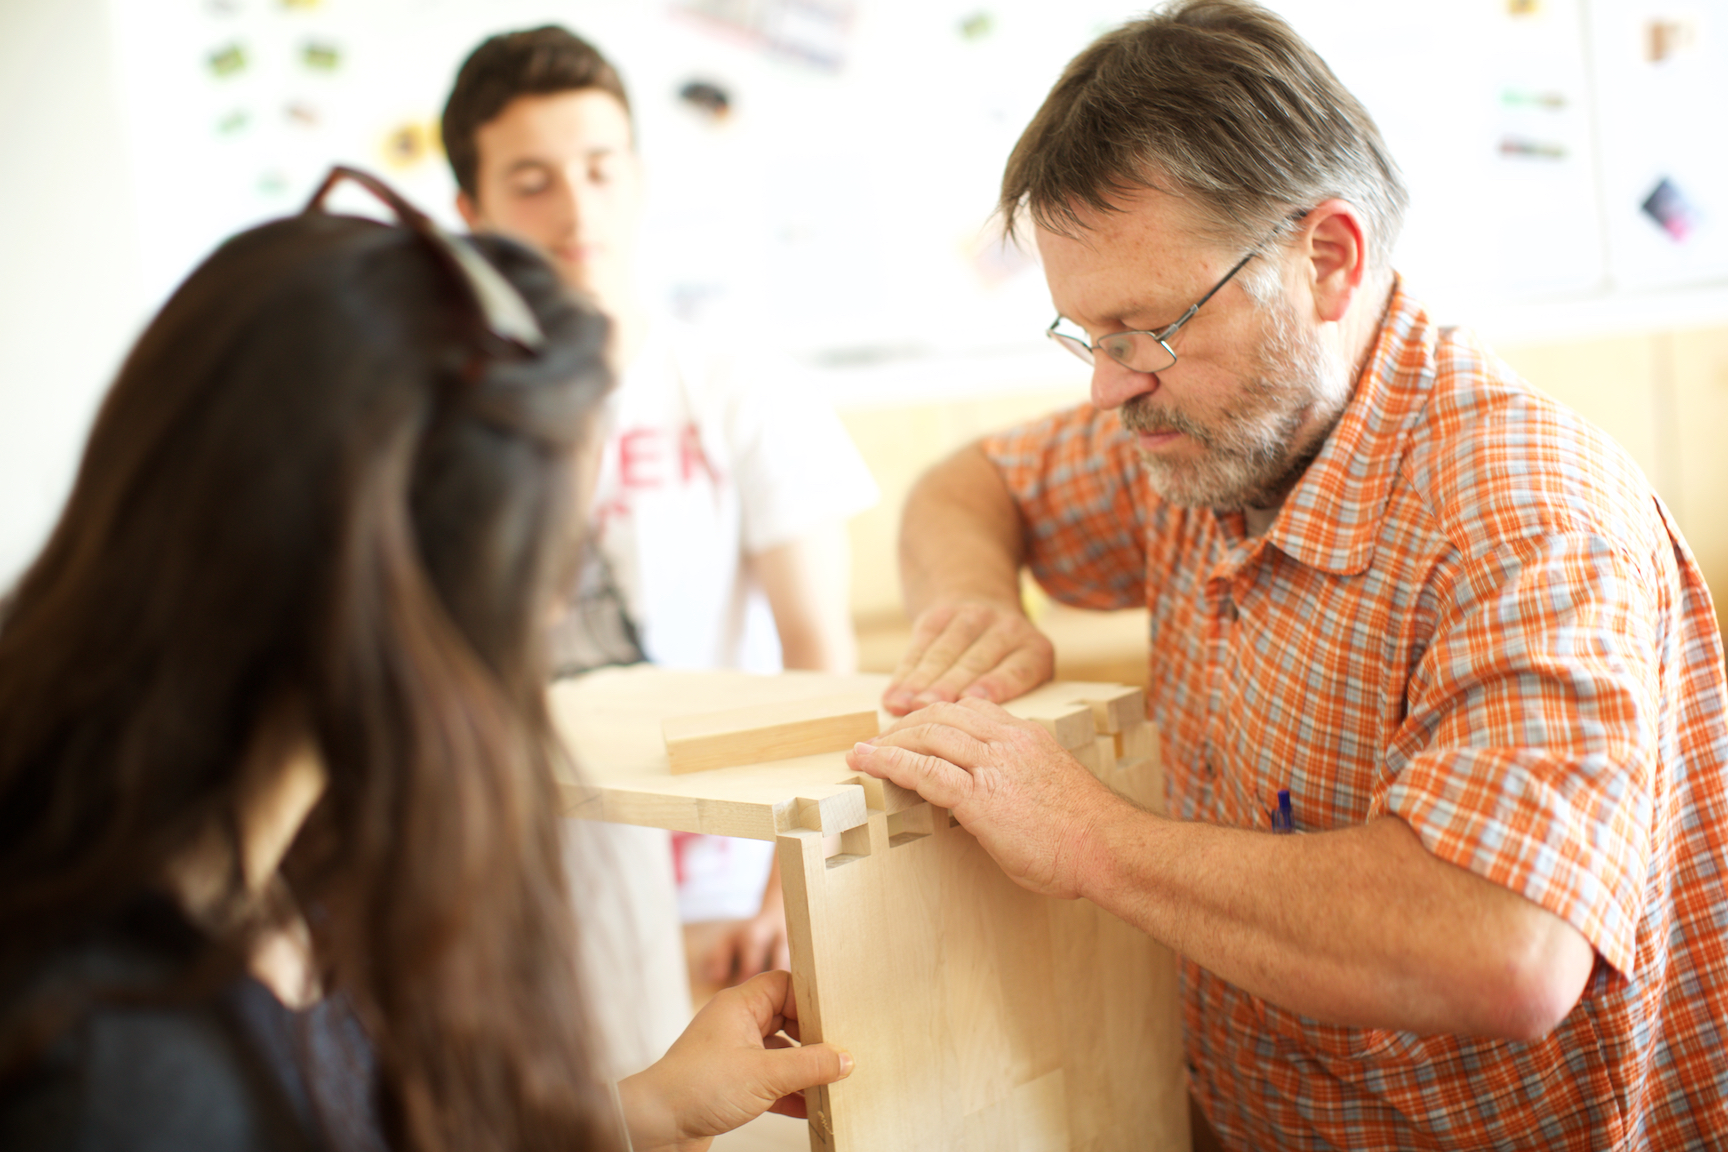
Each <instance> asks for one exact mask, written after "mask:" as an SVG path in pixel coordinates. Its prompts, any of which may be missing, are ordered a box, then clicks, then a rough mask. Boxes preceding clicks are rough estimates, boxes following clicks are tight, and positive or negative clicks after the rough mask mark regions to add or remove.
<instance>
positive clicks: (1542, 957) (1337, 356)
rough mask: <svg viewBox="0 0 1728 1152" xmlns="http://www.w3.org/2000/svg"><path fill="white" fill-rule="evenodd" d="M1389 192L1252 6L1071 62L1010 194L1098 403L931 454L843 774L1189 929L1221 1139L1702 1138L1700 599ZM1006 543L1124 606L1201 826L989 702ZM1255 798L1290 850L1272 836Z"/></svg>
mask: <svg viewBox="0 0 1728 1152" xmlns="http://www.w3.org/2000/svg"><path fill="white" fill-rule="evenodd" d="M1404 203H1405V195H1404V191H1403V189H1402V187H1401V186H1400V183H1399V179H1398V175H1397V170H1396V167H1395V166H1394V164H1393V163H1392V161H1391V159H1390V158H1389V156H1388V155H1387V152H1386V149H1385V147H1384V145H1383V143H1382V142H1381V139H1380V136H1379V133H1378V130H1377V129H1376V128H1375V126H1374V124H1373V121H1372V120H1371V119H1370V118H1369V116H1368V114H1367V113H1366V111H1364V110H1363V108H1362V106H1361V105H1360V104H1359V103H1358V102H1357V101H1356V100H1355V99H1354V98H1353V97H1352V96H1351V95H1350V94H1349V92H1347V91H1346V90H1345V89H1344V88H1343V87H1342V86H1341V85H1340V84H1339V83H1338V81H1337V80H1336V79H1335V78H1334V77H1333V76H1332V74H1331V73H1330V71H1328V69H1327V68H1326V66H1325V64H1324V63H1323V62H1322V61H1321V60H1320V59H1319V57H1318V56H1316V55H1315V54H1314V52H1313V51H1312V49H1310V48H1309V47H1308V46H1307V45H1306V44H1304V43H1303V42H1302V41H1301V40H1300V39H1299V38H1298V37H1297V36H1296V35H1295V34H1294V33H1293V32H1292V31H1291V30H1290V29H1289V28H1288V27H1287V26H1286V25H1285V24H1284V23H1283V22H1282V21H1280V20H1279V19H1278V18H1277V17H1275V16H1273V15H1271V14H1270V13H1268V12H1266V11H1264V10H1263V9H1259V8H1256V7H1253V6H1251V5H1248V4H1243V3H1236V2H1231V0H1188V2H1183V3H1178V4H1175V5H1172V6H1170V7H1167V8H1166V9H1164V10H1163V11H1161V12H1158V13H1155V14H1154V15H1152V16H1150V17H1148V18H1146V19H1144V20H1142V21H1139V22H1136V23H1133V24H1130V25H1128V26H1126V27H1123V28H1121V29H1118V30H1117V31H1115V32H1112V33H1110V34H1108V35H1106V36H1105V37H1104V38H1102V39H1101V40H1099V41H1098V42H1097V43H1095V44H1094V45H1092V46H1091V47H1090V48H1088V49H1087V50H1086V51H1085V52H1083V53H1082V54H1081V55H1080V56H1079V57H1077V58H1076V59H1075V60H1074V62H1073V63H1072V64H1070V65H1069V67H1068V70H1067V72H1066V73H1065V74H1064V76H1063V77H1062V79H1061V81H1060V82H1059V83H1058V84H1057V86H1056V87H1055V89H1054V90H1053V91H1052V92H1051V94H1050V96H1049V98H1048V99H1047V101H1046V102H1045V105H1044V107H1043V108H1042V110H1041V111H1040V112H1039V113H1038V115H1037V117H1036V118H1035V119H1034V120H1033V122H1032V124H1031V125H1030V126H1029V127H1028V128H1027V130H1026V132H1025V134H1024V135H1023V136H1022V138H1021V140H1020V143H1019V145H1018V146H1017V147H1016V149H1015V151H1014V154H1013V156H1012V158H1011V159H1010V161H1009V164H1008V170H1007V174H1006V177H1005V179H1004V182H1003V190H1002V202H1001V206H1002V209H1003V211H1004V213H1005V215H1006V218H1007V220H1008V221H1009V224H1010V226H1013V224H1014V223H1015V222H1016V221H1017V220H1019V219H1021V218H1022V217H1023V216H1029V217H1030V221H1031V223H1032V225H1033V226H1034V229H1035V235H1036V239H1037V244H1038V248H1039V251H1040V253H1041V255H1042V257H1043V262H1044V268H1045V273H1046V275H1047V277H1048V279H1049V284H1050V290H1051V295H1052V296H1053V298H1054V301H1055V304H1056V308H1057V311H1058V320H1057V322H1056V323H1055V324H1054V325H1052V328H1051V334H1052V335H1053V336H1054V337H1055V338H1057V339H1059V340H1061V341H1062V342H1063V343H1064V344H1065V345H1067V346H1068V347H1069V348H1070V349H1071V350H1073V351H1074V352H1075V353H1076V354H1077V355H1079V356H1081V357H1082V358H1083V359H1085V360H1087V361H1088V362H1089V363H1091V364H1092V373H1093V375H1092V401H1093V402H1092V404H1091V405H1089V406H1082V407H1080V408H1077V409H1074V410H1071V411H1068V412H1063V413H1059V414H1057V415H1055V416H1052V417H1049V418H1048V419H1045V420H1043V421H1041V422H1039V423H1036V424H1032V425H1029V426H1026V427H1022V428H1016V429H1013V430H1010V431H1008V432H1004V433H1002V434H1000V435H998V436H993V437H991V438H989V439H987V440H985V441H983V442H982V443H980V444H978V445H975V446H973V447H970V448H967V449H965V450H964V451H962V452H960V453H959V454H957V455H956V456H954V457H952V458H951V459H949V460H948V461H946V462H945V463H943V464H941V465H939V466H938V467H937V468H936V469H935V470H933V471H932V472H931V473H930V474H929V475H928V476H927V477H925V479H924V480H923V481H922V482H921V483H920V486H919V488H918V489H917V490H916V492H915V493H914V495H913V497H912V499H911V501H910V502H909V504H908V507H907V510H906V516H905V530H904V538H903V546H902V547H903V567H904V571H905V578H906V591H907V596H908V598H909V600H910V604H911V607H912V609H913V610H914V612H915V613H916V614H917V621H918V623H917V628H916V632H915V641H914V645H913V649H912V651H911V652H910V653H909V655H908V657H907V659H906V661H905V662H904V663H903V664H902V666H901V668H900V670H899V672H898V673H897V674H896V678H895V681H894V684H893V685H892V686H891V687H890V689H889V691H888V694H887V697H886V703H887V704H888V706H889V707H890V708H891V709H892V710H893V711H896V712H906V711H909V710H911V709H913V708H921V710H919V711H916V712H914V713H913V714H912V715H910V716H908V717H906V719H904V720H903V721H901V722H900V723H899V724H898V725H896V726H895V727H894V728H893V729H891V730H890V732H889V733H887V734H886V735H884V736H883V737H880V738H879V739H878V740H877V741H875V742H873V743H872V744H871V745H861V746H860V747H859V749H858V750H857V751H856V752H855V753H854V754H853V763H854V765H855V766H856V767H858V768H860V769H862V770H864V771H868V772H871V773H874V774H876V775H879V776H885V777H888V778H890V779H892V780H894V781H896V782H897V783H900V784H902V785H905V786H908V787H913V788H916V789H918V790H919V791H920V792H922V793H923V794H924V795H925V796H926V797H927V798H929V799H930V800H932V801H933V802H935V803H937V804H940V805H944V806H947V807H950V808H952V810H953V812H954V814H955V815H956V816H957V817H958V819H959V820H960V822H961V823H962V824H963V825H964V826H965V827H966V828H968V829H969V830H970V831H971V832H973V833H974V834H975V835H977V836H978V837H979V839H980V840H981V841H982V842H983V844H984V845H985V847H986V848H987V849H988V850H989V851H990V852H991V854H992V855H993V856H995V858H996V859H997V860H998V861H999V862H1000V863H1001V864H1002V866H1003V867H1004V868H1005V869H1006V870H1008V872H1009V873H1010V874H1011V875H1013V876H1014V877H1015V878H1016V879H1018V880H1019V881H1020V882H1021V883H1022V884H1024V885H1026V886H1027V887H1029V888H1032V889H1034V890H1036V891H1040V892H1045V893H1050V894H1056V895H1061V896H1086V897H1089V898H1091V899H1092V900H1095V901H1097V902H1098V903H1099V904H1101V905H1102V906H1104V907H1105V908H1108V909H1109V910H1111V911H1112V912H1114V913H1116V914H1117V915H1119V916H1121V917H1123V918H1124V919H1126V920H1128V921H1130V922H1132V923H1134V924H1136V925H1138V926H1140V927H1141V928H1142V929H1144V930H1145V931H1146V932H1148V933H1150V934H1151V935H1153V936H1155V937H1156V938H1158V939H1159V940H1161V941H1163V942H1164V943H1166V944H1168V945H1170V946H1171V947H1172V948H1174V949H1176V950H1177V951H1179V952H1180V953H1181V954H1182V955H1183V956H1184V957H1185V963H1184V997H1185V1001H1186V1003H1185V1009H1186V1015H1185V1023H1186V1045H1187V1053H1188V1060H1189V1065H1190V1070H1191V1074H1192V1085H1193V1090H1194V1093H1195V1096H1196V1099H1197V1100H1198V1101H1199V1103H1200V1104H1201V1106H1202V1107H1203V1109H1204V1111H1205V1112H1206V1114H1207V1116H1208V1118H1209V1119H1210V1120H1211V1122H1212V1124H1213V1126H1214V1127H1215V1128H1216V1130H1217V1132H1218V1134H1219V1136H1220V1137H1221V1139H1222V1140H1223V1142H1224V1143H1225V1144H1227V1145H1229V1146H1232V1147H1250V1146H1251V1147H1258V1148H1384V1147H1449V1148H1450V1147H1458V1148H1464V1147H1470V1148H1475V1147H1504V1148H1513V1147H1517V1148H1531V1147H1542V1148H1577V1149H1584V1148H1617V1149H1619V1148H1624V1149H1630V1148H1645V1147H1651V1148H1681V1147H1687V1148H1692V1147H1709V1146H1718V1145H1716V1144H1714V1143H1713V1142H1716V1141H1721V1140H1723V1139H1724V1138H1725V1137H1724V1133H1728V1058H1725V1057H1724V1056H1723V1052H1724V1039H1725V1036H1724V1029H1725V1028H1728V895H1725V891H1724V885H1723V875H1722V872H1723V868H1724V865H1725V862H1728V735H1725V730H1724V697H1725V689H1724V674H1723V663H1722V646H1721V639H1720V636H1719V634H1718V632H1717V630H1716V624H1715V619H1714V614H1713V612H1712V609H1711V604H1710V597H1709V593H1708V591H1707V590H1706V589H1705V586H1704V583H1703V581H1702V579H1701V578H1700V577H1699V574H1698V570H1697V568H1696V566H1695V564H1694V563H1693V560H1692V557H1691V555H1690V553H1689V551H1688V550H1687V547H1686V545H1685V543H1684V541H1683V540H1682V539H1681V537H1680V534H1679V532H1678V530H1677V529H1676V528H1675V527H1674V525H1673V522H1672V520H1671V519H1670V517H1669V515H1668V513H1667V511H1666V509H1665V508H1664V507H1663V505H1662V503H1661V501H1660V500H1658V499H1657V498H1656V496H1655V495H1654V493H1653V492H1652V491H1651V490H1650V488H1649V486H1648V484H1647V482H1646V481H1645V479H1644V477H1643V476H1642V474H1641V473H1640V472H1639V470H1638V468H1637V467H1636V466H1635V465H1634V464H1633V463H1632V462H1631V461H1630V460H1629V459H1628V458H1627V456H1626V454H1625V453H1624V452H1623V451H1622V450H1621V449H1620V448H1619V447H1618V446H1617V445H1615V444H1614V443H1613V442H1612V441H1611V440H1609V439H1608V437H1606V436H1605V435H1603V434H1602V433H1601V432H1599V431H1597V430H1596V429H1594V428H1592V427H1590V426H1589V425H1587V424H1586V423H1584V422H1583V421H1582V420H1580V419H1579V418H1578V417H1576V416H1575V415H1573V414H1572V413H1570V412H1568V411H1566V410H1565V409H1563V408H1561V407H1559V406H1558V405H1556V404H1554V403H1553V402H1552V401H1550V400H1548V399H1547V398H1545V397H1543V396H1541V395H1540V394H1538V393H1536V392H1535V391H1533V390H1532V389H1531V388H1530V387H1529V386H1528V385H1526V384H1524V383H1523V382H1522V381H1520V380H1518V379H1517V378H1516V377H1514V376H1513V375H1512V374H1511V372H1510V371H1509V370H1508V369H1507V368H1506V366H1505V365H1504V364H1502V363H1500V362H1499V361H1497V360H1496V359H1494V357H1493V356H1492V355H1491V354H1490V353H1489V352H1487V351H1486V350H1485V349H1484V348H1483V347H1482V346H1481V345H1480V344H1478V343H1477V342H1476V341H1475V340H1474V339H1472V338H1471V337H1470V336H1469V335H1467V334H1465V333H1463V332H1459V331H1456V330H1451V329H1443V328H1437V327H1435V326H1434V324H1433V323H1432V322H1431V321H1430V320H1429V319H1428V317H1427V316H1426V315H1425V314H1424V313H1423V311H1422V309H1421V307H1420V306H1419V305H1418V304H1417V303H1416V302H1415V301H1414V300H1412V299H1411V298H1410V297H1409V296H1408V295H1407V294H1406V293H1405V291H1404V290H1403V287H1402V285H1401V284H1400V282H1399V280H1398V278H1397V276H1396V275H1395V274H1394V273H1393V271H1392V269H1391V265H1390V262H1389V257H1390V253H1391V248H1392V244H1393V241H1394V239H1395V238H1396V235H1397V232H1398V227H1399V221H1400V216H1401V214H1402V210H1403V207H1404ZM1022 565H1029V566H1030V568H1031V570H1032V572H1033V573H1034V574H1035V575H1036V576H1037V578H1038V579H1039V580H1040V582H1041V583H1042V584H1043V585H1044V586H1045V587H1046V588H1047V589H1048V590H1049V591H1050V592H1051V593H1052V594H1053V595H1055V596H1057V597H1058V598H1060V599H1062V600H1065V601H1067V602H1070V603H1074V604H1078V605H1082V606H1086V607H1093V608H1116V607H1124V606H1128V605H1131V604H1135V603H1145V604H1147V605H1148V606H1149V608H1150V610H1151V637H1150V640H1151V678H1150V681H1149V682H1150V685H1151V688H1150V694H1149V700H1150V706H1151V710H1152V713H1153V715H1154V718H1155V719H1156V720H1157V721H1158V723H1159V725H1160V727H1161V729H1162V732H1163V736H1164V742H1165V743H1164V756H1165V765H1166V770H1167V773H1168V780H1169V789H1170V800H1171V808H1172V811H1173V813H1174V814H1175V815H1177V816H1179V817H1180V819H1173V820H1166V819H1162V818H1158V817H1155V816H1153V815H1151V814H1149V813H1147V812H1144V811H1142V810H1140V809H1138V808H1136V807H1135V806H1134V805H1132V804H1130V803H1128V802H1127V801H1125V800H1123V799H1122V798H1121V797H1119V796H1116V795H1114V794H1113V793H1111V792H1110V791H1109V790H1108V789H1106V788H1105V787H1103V786H1102V785H1100V784H1098V783H1097V782H1096V781H1095V780H1093V778H1092V777H1091V776H1090V775H1089V774H1088V773H1087V772H1086V771H1085V769H1083V768H1082V767H1081V766H1080V765H1079V764H1078V763H1077V762H1075V761H1074V760H1073V759H1072V758H1071V757H1069V756H1068V755H1067V754H1065V753H1064V752H1063V751H1062V750H1061V749H1060V748H1059V747H1057V745H1056V744H1055V743H1054V741H1052V740H1051V739H1049V738H1047V737H1046V736H1045V735H1044V733H1043V732H1042V731H1041V730H1040V729H1038V728H1036V727H1033V726H1030V725H1027V724H1024V723H1021V722H1019V721H1016V720H1014V719H1012V718H1011V717H1009V716H1008V715H1007V714H1006V713H1004V712H1003V711H1001V710H1000V709H999V708H997V707H995V705H994V704H993V703H991V702H992V701H1000V700H1003V699H1006V698H1008V697H1011V696H1013V695H1016V694H1017V693H1019V692H1021V691H1024V690H1026V689H1027V688H1029V687H1031V686H1033V685H1034V684H1036V683H1038V682H1040V681H1042V680H1044V679H1047V678H1048V677H1049V675H1050V673H1051V663H1052V661H1051V649H1050V645H1049V642H1048V641H1047V640H1045V639H1044V638H1043V637H1042V636H1040V635H1039V634H1038V633H1037V632H1036V631H1035V630H1034V629H1033V627H1032V626H1031V625H1030V624H1029V623H1028V622H1027V620H1026V618H1025V617H1024V615H1023V614H1022V613H1021V609H1020V605H1019V596H1018V588H1017V575H1018V570H1019V568H1020V567H1021V566H1022ZM1281 792H1287V793H1288V796H1289V807H1288V812H1289V813H1290V815H1291V817H1292V818H1293V820H1292V822H1293V824H1294V828H1295V830H1296V831H1298V832H1302V833H1307V834H1306V835H1270V834H1268V833H1270V832H1272V831H1274V830H1283V823H1284V822H1283V821H1282V820H1280V819H1279V797H1280V793H1281Z"/></svg>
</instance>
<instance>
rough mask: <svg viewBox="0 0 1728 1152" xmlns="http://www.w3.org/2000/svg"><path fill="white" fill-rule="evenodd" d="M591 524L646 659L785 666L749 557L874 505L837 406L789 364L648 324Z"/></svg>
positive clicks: (623, 383) (615, 417)
mask: <svg viewBox="0 0 1728 1152" xmlns="http://www.w3.org/2000/svg"><path fill="white" fill-rule="evenodd" d="M609 417H610V421H611V423H610V430H609V432H608V435H607V437H606V447H605V451H604V455H603V456H602V459H601V465H600V476H599V480H598V483H597V485H596V488H595V499H594V510H593V522H594V525H595V535H596V539H597V541H598V543H599V547H600V550H601V552H602V553H603V554H604V555H605V557H606V559H607V562H608V563H609V564H610V565H611V567H612V573H613V577H614V579H615V580H616V581H617V583H618V587H619V589H620V591H621V592H622V593H623V595H624V602H625V605H626V606H627V608H628V610H629V612H630V616H631V619H633V620H634V621H635V622H636V625H637V628H638V630H639V633H640V636H641V640H642V647H643V650H644V652H645V653H646V654H647V656H648V659H650V660H652V661H653V662H654V663H656V664H662V665H665V666H668V667H673V668H742V669H745V670H747V671H751V672H777V671H779V670H780V641H779V636H778V634H777V632H776V631H775V628H774V617H773V614H772V613H771V612H770V611H769V608H768V602H767V598H766V597H765V596H764V595H763V593H762V590H761V588H760V587H758V586H757V584H756V583H755V581H754V580H753V579H752V578H751V576H750V573H749V569H748V567H747V565H746V558H747V557H749V556H752V555H755V554H758V553H761V552H766V551H768V550H769V549H771V548H774V547H777V546H779V545H781V544H785V543H788V542H790V541H792V540H795V539H797V538H798V537H799V536H802V535H804V534H805V533H807V532H809V531H811V530H812V529H815V528H817V527H820V526H822V525H824V524H829V523H833V522H835V521H841V520H845V519H846V518H848V517H850V516H852V515H854V514H856V513H858V512H862V511H863V510H864V509H866V508H868V507H870V506H871V505H873V504H874V503H875V502H876V499H877V495H878V494H877V490H876V484H875V481H873V480H872V479H871V477H870V472H869V470H868V469H867V468H866V467H865V466H864V461H863V460H862V459H861V458H860V457H859V455H858V450H857V449H856V448H855V447H853V445H852V441H851V438H850V437H848V436H847V435H846V430H845V429H844V428H843V427H842V426H841V424H840V421H839V419H838V418H837V417H836V416H835V415H834V412H833V409H832V408H831V407H830V406H829V405H828V404H827V403H826V402H825V401H823V400H822V399H821V398H820V397H818V396H816V395H814V394H813V393H812V390H811V389H810V388H809V386H808V385H805V386H800V385H799V382H798V381H796V380H795V379H794V378H793V376H792V374H791V373H789V372H788V371H787V370H786V368H785V367H784V366H782V365H778V364H775V363H773V362H772V361H768V360H766V359H756V358H750V359H746V358H744V357H741V356H737V355H730V354H726V353H723V352H720V351H717V350H715V349H713V348H711V347H707V346H705V344H704V342H703V340H702V338H701V337H700V336H699V335H698V334H696V333H695V332H694V331H692V330H691V329H689V328H688V327H687V326H685V325H680V324H676V323H673V322H671V321H662V322H659V323H657V324H656V325H655V326H654V327H653V328H652V329H651V330H650V332H649V333H648V336H647V339H646V340H645V342H644V344H643V347H642V350H641V352H640V353H639V354H638V355H637V357H636V359H635V362H634V363H633V364H631V366H630V367H629V369H628V370H627V371H626V372H625V373H624V374H623V378H622V379H621V380H620V381H619V386H618V390H617V392H616V393H615V394H614V396H613V398H612V401H611V403H610V405H609Z"/></svg>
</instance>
